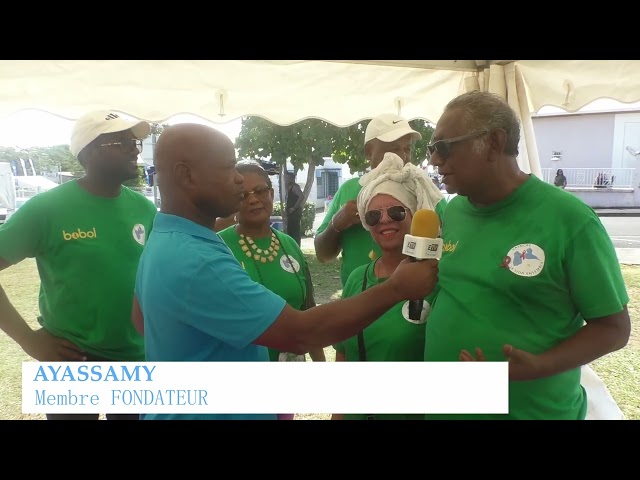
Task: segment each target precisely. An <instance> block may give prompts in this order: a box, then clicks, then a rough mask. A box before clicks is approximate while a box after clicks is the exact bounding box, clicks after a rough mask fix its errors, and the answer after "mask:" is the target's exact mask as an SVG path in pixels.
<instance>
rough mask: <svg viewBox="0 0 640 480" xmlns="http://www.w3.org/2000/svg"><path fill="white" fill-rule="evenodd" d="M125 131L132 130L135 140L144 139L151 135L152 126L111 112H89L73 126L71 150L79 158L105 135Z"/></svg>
mask: <svg viewBox="0 0 640 480" xmlns="http://www.w3.org/2000/svg"><path fill="white" fill-rule="evenodd" d="M125 130H131V131H132V132H133V135H134V136H135V138H138V139H142V138H146V137H148V136H149V134H150V133H151V125H149V123H148V122H145V121H143V120H140V121H137V122H135V121H130V120H125V119H124V118H122V117H121V116H120V115H118V114H117V113H115V112H112V111H110V110H98V111H95V112H89V113H87V114H85V115H83V116H82V117H80V118H79V119H78V120H77V121H76V123H75V125H74V126H73V131H72V132H71V145H70V147H69V150H71V153H72V154H73V156H74V157H77V156H78V154H79V153H80V152H81V151H82V149H83V148H84V147H86V146H87V145H89V144H90V143H91V142H93V141H94V140H95V139H96V138H98V137H99V136H100V135H102V134H103V133H114V132H124V131H125Z"/></svg>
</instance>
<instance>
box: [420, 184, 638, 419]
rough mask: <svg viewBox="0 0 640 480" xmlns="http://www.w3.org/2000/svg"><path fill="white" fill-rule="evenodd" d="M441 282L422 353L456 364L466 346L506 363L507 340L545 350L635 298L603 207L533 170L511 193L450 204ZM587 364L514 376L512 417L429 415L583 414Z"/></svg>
mask: <svg viewBox="0 0 640 480" xmlns="http://www.w3.org/2000/svg"><path fill="white" fill-rule="evenodd" d="M443 240H444V253H443V256H442V260H441V261H440V265H439V274H438V279H439V285H438V287H439V290H438V294H437V297H436V298H435V300H434V301H433V305H432V311H431V313H430V315H429V321H428V323H427V335H426V345H425V357H424V358H425V360H426V361H432V362H455V361H458V355H459V353H460V351H461V350H462V349H466V350H468V351H470V352H474V349H475V348H476V347H480V348H482V349H483V351H484V353H485V355H486V357H487V360H488V361H504V360H505V358H504V355H503V354H502V348H503V346H504V345H505V344H507V343H508V344H512V345H513V346H514V347H516V348H519V349H522V350H525V351H527V352H530V353H533V354H540V353H542V352H544V351H546V350H549V349H550V348H552V347H554V346H555V345H557V344H558V343H560V342H562V341H563V340H566V339H567V338H569V337H572V336H573V335H575V334H576V332H578V330H580V328H581V327H582V326H583V318H594V317H601V316H605V315H609V314H613V313H616V312H619V311H621V310H622V308H623V306H624V305H625V304H626V303H627V302H628V301H629V297H628V295H627V292H626V289H625V285H624V280H623V277H622V273H621V271H620V265H619V262H618V258H617V256H616V253H615V249H614V247H613V244H612V243H611V240H610V238H609V236H608V234H607V232H606V230H605V229H604V227H603V226H602V224H601V222H600V220H599V218H598V216H597V214H596V213H595V212H594V211H593V210H592V209H591V208H589V207H588V206H587V205H586V204H584V203H583V202H582V201H581V200H580V199H578V198H577V197H575V196H573V195H572V194H570V193H568V192H566V191H564V190H561V189H558V188H555V187H554V186H552V185H549V184H546V183H544V182H542V181H541V180H540V179H538V178H537V177H535V176H533V175H532V176H530V178H529V179H528V180H527V181H526V182H525V183H524V184H522V185H521V186H520V187H519V188H518V189H517V190H516V191H515V192H514V193H513V194H511V195H510V196H509V197H508V198H506V199H505V200H503V201H501V202H499V203H497V204H495V205H492V206H490V207H486V208H477V207H474V206H473V205H472V204H471V203H470V202H469V200H468V199H467V198H466V197H463V196H458V197H456V198H454V199H453V200H451V201H450V202H449V204H448V206H447V209H446V212H445V216H444V223H443ZM586 409H587V399H586V393H585V391H584V389H583V388H582V387H581V385H580V368H575V369H572V370H570V371H567V372H564V373H561V374H558V375H554V376H552V377H547V378H542V379H538V380H534V381H527V382H510V384H509V414H508V415H474V416H471V415H462V416H457V415H451V416H444V415H443V416H440V415H434V416H431V415H427V418H465V419H466V418H487V419H505V418H507V419H584V418H585V414H586Z"/></svg>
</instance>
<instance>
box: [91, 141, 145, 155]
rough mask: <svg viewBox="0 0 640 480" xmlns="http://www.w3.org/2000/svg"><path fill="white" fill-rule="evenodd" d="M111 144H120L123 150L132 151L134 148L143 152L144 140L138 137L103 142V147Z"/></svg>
mask: <svg viewBox="0 0 640 480" xmlns="http://www.w3.org/2000/svg"><path fill="white" fill-rule="evenodd" d="M111 145H120V150H122V151H123V152H130V151H131V150H133V149H134V148H137V149H138V152H140V153H142V140H140V139H137V138H131V139H128V140H121V141H119V142H111V143H102V144H100V146H101V147H109V146H111Z"/></svg>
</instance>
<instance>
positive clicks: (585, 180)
mask: <svg viewBox="0 0 640 480" xmlns="http://www.w3.org/2000/svg"><path fill="white" fill-rule="evenodd" d="M558 170H562V172H563V173H564V176H565V177H566V178H567V188H593V189H601V188H603V189H604V188H608V189H614V190H615V189H617V188H633V176H634V174H635V170H636V169H635V168H560V169H558V168H543V169H542V178H543V180H544V181H545V182H548V183H551V184H553V181H554V179H555V178H556V172H557V171H558Z"/></svg>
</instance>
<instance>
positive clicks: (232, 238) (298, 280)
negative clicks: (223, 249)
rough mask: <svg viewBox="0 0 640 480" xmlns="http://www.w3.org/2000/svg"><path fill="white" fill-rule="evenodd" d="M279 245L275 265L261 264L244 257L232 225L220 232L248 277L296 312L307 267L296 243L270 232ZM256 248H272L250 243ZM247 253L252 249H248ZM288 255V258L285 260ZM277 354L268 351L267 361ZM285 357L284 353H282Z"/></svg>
mask: <svg viewBox="0 0 640 480" xmlns="http://www.w3.org/2000/svg"><path fill="white" fill-rule="evenodd" d="M271 231H272V232H273V233H274V234H275V235H276V237H277V238H278V240H279V242H280V249H279V250H278V251H277V256H274V261H273V262H269V261H267V262H266V263H262V262H261V261H260V260H258V261H256V260H255V259H254V258H253V256H251V257H249V256H247V252H246V251H244V250H243V248H242V247H243V246H246V245H247V242H246V241H245V243H244V245H241V244H240V240H242V239H241V238H240V235H238V232H237V231H236V228H235V225H232V226H230V227H227V228H225V229H224V230H222V231H221V232H219V235H220V237H221V238H222V240H224V242H225V243H226V244H227V246H228V247H229V249H230V250H231V252H232V253H233V256H234V257H236V259H237V260H238V261H239V262H240V264H241V265H242V267H243V268H244V269H245V271H246V272H247V274H248V275H249V277H250V278H251V279H252V280H253V281H254V282H258V283H260V284H262V285H264V286H265V287H266V288H268V289H269V290H271V291H272V292H273V293H275V294H277V295H279V296H280V297H282V298H283V299H284V300H286V302H287V303H288V304H289V305H290V306H291V307H292V308H295V309H296V310H301V309H302V308H303V306H304V300H305V298H306V295H307V284H306V281H305V271H306V269H308V268H309V267H308V266H307V262H306V260H305V258H304V255H303V254H302V251H301V250H300V247H299V246H298V244H297V243H296V241H295V240H294V239H293V238H291V237H290V236H289V235H287V234H286V233H283V232H280V231H278V230H275V229H272V230H271ZM253 241H254V243H255V245H256V246H257V248H258V249H260V250H263V251H264V250H266V249H268V248H269V246H270V245H271V241H272V239H271V237H266V238H257V239H253ZM248 248H249V251H251V250H252V249H251V248H250V247H248ZM287 255H288V257H287ZM280 353H281V352H280V351H278V350H275V349H273V348H269V358H270V359H271V361H274V362H277V361H278V358H279V355H280ZM282 353H284V352H282Z"/></svg>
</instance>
